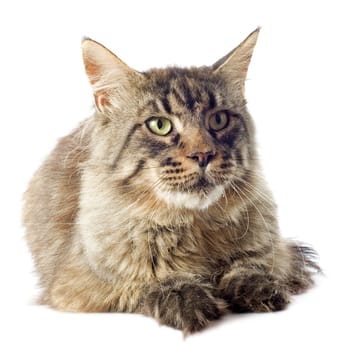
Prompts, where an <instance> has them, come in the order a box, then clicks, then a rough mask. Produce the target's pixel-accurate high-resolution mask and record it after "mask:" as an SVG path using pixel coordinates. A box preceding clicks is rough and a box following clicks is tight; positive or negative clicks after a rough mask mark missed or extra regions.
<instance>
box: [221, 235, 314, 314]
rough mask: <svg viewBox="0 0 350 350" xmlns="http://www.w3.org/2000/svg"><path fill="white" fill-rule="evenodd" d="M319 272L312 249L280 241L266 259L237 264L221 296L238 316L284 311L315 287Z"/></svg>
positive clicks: (223, 280)
mask: <svg viewBox="0 0 350 350" xmlns="http://www.w3.org/2000/svg"><path fill="white" fill-rule="evenodd" d="M242 256H244V255H242ZM317 269H318V266H317V264H316V263H315V262H314V261H313V251H312V250H311V249H306V248H304V247H301V246H298V245H296V244H291V243H289V242H284V241H281V242H280V243H279V244H276V245H275V246H274V247H273V249H271V250H269V252H268V253H266V254H265V255H259V254H257V255H256V256H254V257H250V258H247V257H244V258H242V259H237V260H236V261H234V262H233V263H232V266H231V267H230V269H229V270H228V271H227V272H226V273H225V274H224V275H223V276H222V278H221V280H220V282H219V284H218V290H219V295H220V296H221V297H223V298H224V299H225V300H226V302H227V303H228V304H229V306H230V309H231V310H232V311H235V312H267V311H279V310H283V309H284V308H286V306H287V305H288V303H289V301H290V296H291V295H293V294H297V293H300V292H302V291H304V290H306V289H308V288H309V287H310V286H311V285H312V284H313V280H312V273H313V272H314V271H315V270H317Z"/></svg>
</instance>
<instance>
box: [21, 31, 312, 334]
mask: <svg viewBox="0 0 350 350" xmlns="http://www.w3.org/2000/svg"><path fill="white" fill-rule="evenodd" d="M258 32H259V30H256V31H255V32H253V33H252V34H251V35H250V36H249V37H248V38H247V39H246V40H245V41H244V42H243V43H242V44H241V45H240V46H239V47H237V48H236V49H235V50H234V51H232V52H231V53H229V54H228V55H227V56H225V57H224V58H223V59H221V60H220V61H218V62H217V63H216V64H214V65H213V66H212V67H200V68H190V69H185V68H181V69H180V68H166V69H153V70H150V71H148V72H145V73H139V72H136V71H134V70H132V69H131V68H129V67H128V66H126V65H125V64H124V63H123V62H122V61H120V60H119V59H118V58H117V57H116V56H114V55H113V54H112V53H111V52H110V51H108V50H107V49H106V48H104V47H103V46H102V45H100V44H98V43H96V42H94V41H92V40H90V39H86V40H85V41H84V42H83V46H82V47H83V57H84V63H85V68H86V72H87V75H88V77H89V79H90V82H91V84H92V87H93V89H94V95H95V102H96V109H97V110H96V114H95V116H94V117H92V118H90V119H88V120H86V121H85V122H83V123H82V124H81V125H80V126H79V127H78V128H77V129H76V130H75V131H73V132H72V133H71V134H70V135H68V136H66V137H65V138H63V139H61V141H60V142H59V143H58V145H57V147H56V148H55V150H54V151H53V152H52V153H51V155H50V156H49V157H48V158H47V160H46V161H45V163H44V164H43V165H42V166H41V168H40V169H39V170H38V171H37V173H36V174H35V176H34V178H33V179H32V181H31V183H30V185H29V188H28V191H27V192H26V194H25V207H24V224H25V227H26V230H27V236H26V237H27V241H28V244H29V247H30V249H31V251H32V254H33V257H34V261H35V265H36V268H37V271H38V274H39V277H40V284H41V287H42V289H43V294H42V301H43V302H44V303H46V304H48V305H50V306H51V307H53V308H55V309H58V310H65V311H90V312H96V311H120V312H137V313H143V314H146V315H151V316H153V317H155V318H156V319H158V320H159V321H160V322H161V323H163V324H166V325H169V326H173V327H176V328H178V329H182V330H183V331H184V332H193V331H197V330H200V329H201V328H203V327H204V326H206V325H207V324H208V322H209V321H211V320H214V319H217V318H219V317H220V316H221V315H222V314H224V313H225V312H228V311H229V310H231V311H237V312H243V311H255V312H264V311H276V310H281V309H283V308H285V307H286V305H287V304H288V303H289V301H290V296H291V295H292V294H296V293H300V292H302V291H305V290H306V289H307V288H308V287H310V286H311V285H312V271H313V270H314V269H316V270H317V269H318V267H317V265H316V264H315V263H314V262H313V260H312V258H313V257H314V253H313V251H312V250H311V249H308V248H306V247H303V246H301V245H298V244H296V243H293V242H291V241H288V240H285V239H283V238H281V236H280V234H279V228H278V224H277V221H276V212H275V204H274V202H273V199H272V197H271V195H270V192H269V190H268V189H267V187H266V184H265V182H264V179H263V178H262V176H261V175H260V170H259V169H260V167H259V164H258V161H257V154H256V149H255V141H254V126H253V122H252V120H251V117H250V115H249V113H248V111H247V108H246V102H245V99H244V95H243V91H244V80H245V77H246V72H247V69H248V65H249V62H250V59H251V56H252V53H253V49H254V46H255V43H256V40H257V37H258ZM220 111H225V113H227V115H229V124H228V126H227V127H226V128H224V129H223V130H221V131H218V132H214V131H213V130H211V129H210V128H208V125H207V122H208V118H210V116H212V115H215V113H217V112H220ZM150 116H157V117H165V118H168V119H170V120H171V121H172V125H173V129H172V132H171V133H170V134H169V135H168V136H158V135H155V134H153V133H151V132H150V130H149V129H148V128H147V126H146V123H145V121H146V120H147V119H148V118H149V117H150ZM198 154H207V155H208V154H210V156H208V164H207V165H205V166H204V170H203V166H200V165H199V164H200V163H199V158H198V157H200V156H198ZM196 155H197V156H196ZM203 172H204V174H205V175H203ZM200 174H202V175H200ZM203 179H204V180H203ZM208 183H209V184H208ZM217 186H219V187H220V186H221V187H220V189H218V190H216V188H217ZM174 193H176V194H174ZM179 193H182V194H179ZM173 194H174V195H173Z"/></svg>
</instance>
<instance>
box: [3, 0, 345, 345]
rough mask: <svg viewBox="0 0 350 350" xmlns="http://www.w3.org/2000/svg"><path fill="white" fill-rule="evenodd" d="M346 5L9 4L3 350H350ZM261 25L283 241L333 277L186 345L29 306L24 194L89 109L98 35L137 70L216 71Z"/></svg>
mask: <svg viewBox="0 0 350 350" xmlns="http://www.w3.org/2000/svg"><path fill="white" fill-rule="evenodd" d="M347 5H348V4H347V1H343V2H342V1H336V0H332V1H328V2H326V1H321V0H320V1H306V0H305V1H296V0H294V1H262V0H261V1H255V2H252V1H247V0H245V1H220V0H215V1H203V0H202V1H189V0H185V1H182V0H177V1H171V2H170V1H158V2H156V1H150V0H148V1H138V2H136V1H131V0H127V1H117V0H114V1H109V2H108V1H103V0H96V1H73V0H70V1H63V0H61V1H34V0H32V1H15V0H12V1H2V2H1V5H0V39H1V40H0V101H1V119H0V142H1V144H0V152H1V154H0V166H1V171H0V176H1V181H0V186H1V195H0V204H1V211H0V213H1V223H2V228H1V233H0V240H1V241H0V259H1V261H0V268H1V271H0V276H1V277H0V283H1V285H0V295H1V298H0V319H1V321H2V325H1V328H0V329H1V330H0V334H1V335H0V348H1V349H23V348H26V349H123V348H134V347H136V346H138V347H141V346H142V347H143V348H146V349H148V348H150V349H172V348H176V349H182V348H187V349H196V348H198V349H207V348H208V349H209V348H211V347H215V348H216V349H217V348H218V347H220V346H225V347H226V348H229V349H231V348H232V349H295V348H298V349H320V348H321V346H322V349H329V348H332V349H349V348H350V342H349V338H348V335H347V332H348V329H349V321H348V317H349V313H350V308H349V292H350V291H349V283H348V279H349V272H348V269H349V260H348V257H349V255H350V250H349V247H348V245H349V235H350V229H349V198H350V190H349V175H350V174H349V150H350V142H349V134H350V128H349V126H350V122H349V118H350V108H349V87H350V70H349V65H350V50H349V46H350V30H349V9H348V7H347ZM258 25H260V26H262V30H261V35H260V38H259V42H258V45H257V47H256V51H255V54H254V57H253V60H252V63H251V68H250V70H249V80H248V82H247V85H246V90H247V98H248V102H249V104H248V106H249V109H250V111H251V113H252V115H253V117H254V118H255V121H256V124H257V130H258V141H259V148H260V155H261V158H262V163H263V165H264V169H265V173H266V176H267V178H268V180H269V183H270V185H271V187H272V189H273V191H274V194H275V197H276V199H277V202H278V204H279V216H280V223H281V228H282V232H283V235H284V236H288V237H294V238H297V239H299V240H302V241H306V242H308V243H311V244H312V245H313V246H314V247H315V248H316V249H317V250H318V252H319V254H320V256H321V265H322V267H323V269H324V272H325V276H324V277H319V278H318V279H317V287H316V288H314V289H313V290H311V291H310V292H309V293H307V294H304V295H302V296H298V297H296V298H295V300H294V303H293V304H292V305H291V306H290V307H289V308H288V310H287V311H284V312H280V313H273V314H262V315H252V314H251V315H229V316H227V317H225V318H224V319H223V320H221V321H219V322H217V323H215V324H214V325H213V326H212V327H210V328H209V329H207V330H205V331H203V332H201V333H199V334H197V335H194V336H190V337H188V338H187V339H185V340H184V339H183V337H182V334H181V332H179V331H175V330H173V329H170V328H167V327H160V326H158V324H157V323H156V322H155V321H154V320H153V319H150V318H146V317H143V316H139V315H127V314H66V313H59V312H55V311H52V310H50V309H48V308H46V307H43V306H37V305H35V303H34V299H35V295H36V293H37V291H36V288H35V283H36V280H35V276H34V274H33V273H32V271H33V266H32V262H31V258H30V256H29V254H28V252H27V249H26V246H25V243H24V240H23V229H22V227H21V223H20V211H21V196H22V193H23V192H24V190H25V188H26V186H27V183H28V181H29V179H30V177H31V175H32V173H33V172H34V171H35V170H36V168H37V167H38V166H39V164H40V163H41V162H42V160H43V159H44V157H45V155H47V154H48V152H49V151H50V150H51V149H52V147H53V146H54V144H55V142H56V140H57V138H58V137H61V136H63V135H65V134H67V133H68V132H69V131H70V130H71V129H73V128H74V127H75V126H76V125H77V124H78V122H79V121H81V120H83V119H84V118H86V117H87V116H88V115H89V114H90V113H91V104H92V98H91V91H90V86H89V85H88V81H87V79H86V77H85V75H84V70H83V65H82V61H81V54H80V41H81V38H82V37H83V36H89V37H92V38H94V39H96V40H98V41H100V42H102V43H103V44H104V45H106V46H107V47H109V48H110V49H111V50H113V51H114V52H115V53H116V54H117V55H118V56H119V57H120V58H122V59H123V60H124V61H125V62H127V63H128V64H129V65H131V66H132V67H134V68H135V69H138V70H145V69H147V68H150V67H151V66H166V65H169V64H178V65H181V66H185V65H203V64H211V63H213V62H215V61H216V60H217V59H219V58H220V57H221V56H223V55H224V54H226V53H227V52H228V51H230V50H231V49H232V48H233V47H235V46H236V45H238V44H239V43H240V42H241V41H242V40H243V39H244V38H245V37H246V36H247V35H248V34H249V33H250V32H251V31H253V30H254V29H255V28H256V27H257V26H258Z"/></svg>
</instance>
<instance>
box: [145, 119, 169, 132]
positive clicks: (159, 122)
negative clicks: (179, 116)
mask: <svg viewBox="0 0 350 350" xmlns="http://www.w3.org/2000/svg"><path fill="white" fill-rule="evenodd" d="M146 124H147V126H148V129H150V130H151V131H152V132H153V134H156V135H159V136H166V135H168V134H169V133H170V131H171V129H172V124H171V121H170V120H169V119H166V118H160V117H159V118H158V117H152V118H150V119H148V120H147V122H146Z"/></svg>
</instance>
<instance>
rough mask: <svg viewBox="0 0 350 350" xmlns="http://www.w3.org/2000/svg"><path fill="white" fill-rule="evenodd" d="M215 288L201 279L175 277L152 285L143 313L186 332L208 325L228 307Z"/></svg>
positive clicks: (145, 298) (144, 303)
mask: <svg viewBox="0 0 350 350" xmlns="http://www.w3.org/2000/svg"><path fill="white" fill-rule="evenodd" d="M226 308H227V305H226V303H225V302H224V301H223V300H222V299H220V298H218V297H215V296H214V290H213V287H212V286H211V285H210V284H207V283H204V282H203V281H201V280H200V279H198V278H195V277H192V278H189V277H188V276H186V277H181V276H178V277H172V278H169V279H166V280H164V281H161V282H159V283H158V284H157V285H155V286H153V287H151V288H150V289H149V290H148V291H147V293H146V294H145V296H144V299H143V313H145V314H146V315H149V316H152V317H155V318H156V319H157V320H158V321H159V322H160V323H161V324H165V325H167V326H171V327H174V328H177V329H181V330H183V331H184V333H185V334H187V333H192V332H195V331H198V330H200V329H202V328H204V327H205V326H206V325H207V324H208V323H209V322H210V321H212V320H216V319H218V318H219V317H220V316H221V315H222V314H224V313H225V311H226V310H227V309H226Z"/></svg>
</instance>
